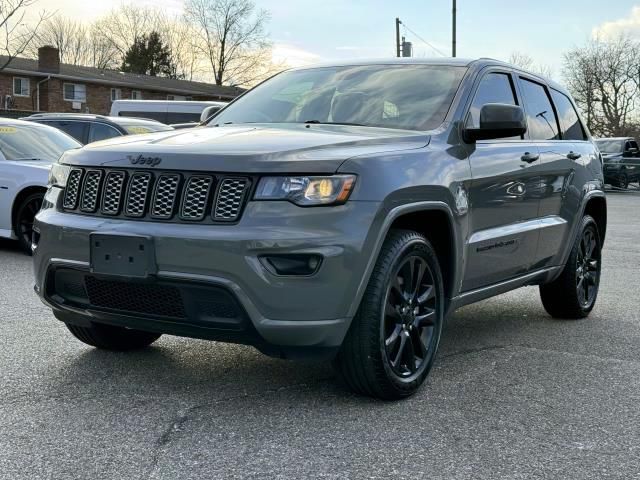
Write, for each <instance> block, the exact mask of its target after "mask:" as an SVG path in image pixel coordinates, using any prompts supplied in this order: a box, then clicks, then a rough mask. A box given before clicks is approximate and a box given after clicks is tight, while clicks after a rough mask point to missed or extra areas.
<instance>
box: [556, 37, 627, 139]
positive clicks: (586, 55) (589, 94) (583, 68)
mask: <svg viewBox="0 0 640 480" xmlns="http://www.w3.org/2000/svg"><path fill="white" fill-rule="evenodd" d="M639 55H640V46H639V45H638V43H637V42H635V41H633V40H631V39H629V38H627V37H619V38H616V39H613V40H607V41H602V40H599V39H595V40H592V41H590V42H589V43H588V44H587V45H586V46H583V47H578V48H574V49H573V50H571V51H569V52H568V53H566V54H565V55H564V68H563V74H564V79H565V82H566V84H567V87H568V88H569V90H570V91H571V93H572V94H573V96H574V98H575V100H576V103H577V104H578V106H579V107H580V109H581V110H582V111H583V112H584V113H585V114H586V118H587V123H588V127H589V129H590V130H591V131H593V132H594V133H596V134H597V135H601V136H622V135H628V134H629V133H630V132H632V131H633V130H634V129H635V128H636V125H637V123H638V112H637V110H636V107H637V106H638V95H639V94H640V88H639V87H640V79H639V78H638V76H639V75H640V56H639Z"/></svg>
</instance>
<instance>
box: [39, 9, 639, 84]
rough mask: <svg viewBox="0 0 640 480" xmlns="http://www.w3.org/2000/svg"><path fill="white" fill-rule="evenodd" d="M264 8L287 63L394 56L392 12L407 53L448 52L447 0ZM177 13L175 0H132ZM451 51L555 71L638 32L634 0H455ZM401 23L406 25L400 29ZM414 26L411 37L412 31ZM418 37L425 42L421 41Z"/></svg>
mask: <svg viewBox="0 0 640 480" xmlns="http://www.w3.org/2000/svg"><path fill="white" fill-rule="evenodd" d="M254 2H255V4H256V6H257V8H261V9H265V10H267V11H269V12H270V14H271V19H270V21H269V24H268V29H269V32H270V36H271V39H272V41H273V44H274V57H275V59H276V60H278V61H285V62H287V63H288V64H290V65H292V66H298V65H305V64H312V63H316V62H322V61H330V60H334V59H347V58H375V57H388V56H393V55H395V18H396V17H399V18H400V20H401V21H402V22H403V27H402V29H401V34H403V35H405V36H406V39H407V40H408V41H411V42H413V45H414V55H415V56H422V57H433V56H436V57H437V56H440V55H441V54H446V55H451V5H452V2H451V0H403V1H398V0H394V1H390V0H384V1H383V0H368V1H365V0H348V1H347V0H321V1H308V0H306V1H304V0H297V1H295V0H288V1H285V0H254ZM121 3H123V2H122V0H99V1H93V2H87V1H86V0H39V2H38V4H37V8H38V9H46V10H48V11H50V12H51V11H57V12H58V13H60V14H62V15H68V16H72V17H74V18H76V19H87V20H91V19H93V18H95V17H97V16H99V15H100V14H103V13H106V12H107V11H109V10H110V9H111V8H114V7H117V6H118V5H120V4H121ZM131 3H134V4H135V5H139V6H141V5H153V6H158V7H161V8H162V9H164V10H165V11H167V12H170V13H175V14H176V15H179V14H180V13H181V11H182V4H183V0H135V2H131ZM457 9H458V28H457V30H458V38H457V51H458V56H459V57H465V58H467V57H468V58H477V57H492V58H497V59H501V60H507V59H508V57H509V55H510V54H511V53H512V52H514V51H517V52H520V53H526V54H527V55H529V56H531V57H532V58H533V60H534V61H535V62H536V63H537V64H542V65H545V66H548V67H551V69H552V72H553V76H554V77H559V75H560V73H561V69H562V56H563V53H565V52H567V51H568V50H570V49H571V48H573V47H575V46H578V45H581V44H584V43H585V42H586V41H587V40H588V39H589V38H591V37H592V36H594V35H600V36H607V35H615V34H617V33H619V32H625V33H627V34H630V35H633V36H637V37H638V38H640V1H638V0H636V1H633V0H608V1H606V2H603V1H602V0H537V1H536V0H521V1H520V2H514V1H513V0H457ZM405 27H406V28H405ZM412 32H415V34H417V36H416V35H414V33H412ZM418 37H421V38H422V39H423V40H426V41H427V42H429V43H430V44H431V45H432V46H433V47H435V49H434V48H431V47H430V46H428V45H426V44H425V43H423V42H422V40H421V39H420V38H418Z"/></svg>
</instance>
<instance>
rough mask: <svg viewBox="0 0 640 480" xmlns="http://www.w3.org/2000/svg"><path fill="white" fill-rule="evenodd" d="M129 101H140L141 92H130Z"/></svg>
mask: <svg viewBox="0 0 640 480" xmlns="http://www.w3.org/2000/svg"><path fill="white" fill-rule="evenodd" d="M131 100H142V91H140V90H131Z"/></svg>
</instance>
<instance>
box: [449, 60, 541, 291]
mask: <svg viewBox="0 0 640 480" xmlns="http://www.w3.org/2000/svg"><path fill="white" fill-rule="evenodd" d="M481 75H482V76H481V77H480V80H479V83H478V84H477V87H476V91H475V93H474V96H473V100H472V101H471V105H470V107H469V112H468V114H467V116H466V125H467V126H470V127H478V126H479V113H480V109H481V108H482V106H483V105H485V104H487V103H506V104H512V105H520V104H521V102H520V99H519V96H518V95H517V90H516V88H515V84H514V79H513V76H512V73H511V72H510V71H509V70H506V69H501V68H495V69H493V68H492V69H489V70H485V72H484V73H483V74H481ZM470 149H471V150H470V153H469V161H470V164H471V174H472V180H471V185H470V188H469V197H470V198H469V200H470V206H471V208H470V217H469V221H470V227H471V231H470V237H469V239H468V244H467V258H468V262H467V266H466V269H465V276H464V281H463V285H462V290H463V291H468V290H473V289H476V288H480V287H483V286H487V285H491V284H495V283H498V282H500V281H504V280H508V279H510V278H514V277H517V276H519V275H522V274H525V273H527V272H528V271H529V270H530V267H531V263H532V259H533V258H534V255H535V252H536V249H537V243H538V231H537V224H536V220H537V218H538V206H539V195H538V193H537V192H538V190H539V184H540V171H539V164H540V162H539V153H538V147H537V146H536V145H535V143H534V142H532V141H531V140H530V139H529V138H528V137H527V135H526V134H525V135H524V136H521V137H512V138H503V139H496V140H482V141H477V142H476V143H475V144H472V145H470Z"/></svg>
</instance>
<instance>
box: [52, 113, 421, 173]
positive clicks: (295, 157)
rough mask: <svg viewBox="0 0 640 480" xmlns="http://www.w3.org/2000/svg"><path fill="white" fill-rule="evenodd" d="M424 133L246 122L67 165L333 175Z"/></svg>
mask: <svg viewBox="0 0 640 480" xmlns="http://www.w3.org/2000/svg"><path fill="white" fill-rule="evenodd" d="M428 143H429V135H428V134H425V133H424V132H414V131H409V130H395V129H388V128H375V127H356V126H342V125H304V124H250V125H249V124H245V125H225V126H222V127H201V128H192V129H187V130H179V131H169V132H158V133H152V134H148V135H133V136H124V137H116V138H114V139H110V140H106V141H102V142H96V143H92V144H90V145H87V146H85V147H83V148H81V149H79V150H74V151H72V152H68V153H67V154H66V155H65V157H64V160H62V161H63V162H64V163H68V164H73V165H91V166H104V167H124V168H126V167H129V168H141V167H142V168H155V169H157V170H160V169H161V170H173V169H175V170H195V171H198V170H202V171H210V172H237V173H265V172H266V173H270V172H280V173H333V172H335V171H336V170H337V169H338V167H339V166H340V165H341V164H342V163H343V162H344V161H345V160H347V159H348V158H351V157H354V156H357V155H365V154H366V155H371V154H375V153H381V152H390V151H398V150H407V149H415V148H420V147H423V146H425V145H427V144H428Z"/></svg>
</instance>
